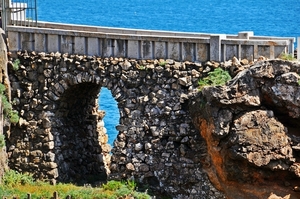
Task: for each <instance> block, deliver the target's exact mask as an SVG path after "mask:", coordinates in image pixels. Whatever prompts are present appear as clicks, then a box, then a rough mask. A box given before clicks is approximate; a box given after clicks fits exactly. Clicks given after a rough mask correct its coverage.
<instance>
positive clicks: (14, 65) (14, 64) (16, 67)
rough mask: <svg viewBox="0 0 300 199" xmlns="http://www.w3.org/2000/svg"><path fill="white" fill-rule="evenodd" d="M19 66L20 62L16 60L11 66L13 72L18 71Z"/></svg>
mask: <svg viewBox="0 0 300 199" xmlns="http://www.w3.org/2000/svg"><path fill="white" fill-rule="evenodd" d="M19 64H20V60H19V59H16V60H15V61H14V62H13V63H12V65H13V69H14V70H19Z"/></svg>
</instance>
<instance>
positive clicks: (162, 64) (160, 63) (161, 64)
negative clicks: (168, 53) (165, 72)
mask: <svg viewBox="0 0 300 199" xmlns="http://www.w3.org/2000/svg"><path fill="white" fill-rule="evenodd" d="M166 64H167V62H165V61H163V62H159V65H160V66H165V65H166Z"/></svg>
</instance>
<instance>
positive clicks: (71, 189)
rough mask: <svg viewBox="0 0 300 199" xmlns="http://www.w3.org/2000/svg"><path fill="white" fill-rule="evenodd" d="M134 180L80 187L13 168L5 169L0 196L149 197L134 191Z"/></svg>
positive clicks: (100, 198) (95, 198)
mask: <svg viewBox="0 0 300 199" xmlns="http://www.w3.org/2000/svg"><path fill="white" fill-rule="evenodd" d="M135 189H136V183H135V182H134V181H127V182H125V181H115V180H112V181H108V182H107V183H106V184H104V185H103V186H102V187H96V188H92V187H81V186H75V185H73V184H62V183H58V184H57V185H50V184H48V183H46V182H41V181H34V179H33V177H32V176H31V175H28V174H21V173H19V172H17V171H14V170H8V171H6V173H5V175H4V177H3V184H0V198H4V197H6V198H12V197H18V198H26V196H27V194H28V193H30V194H31V197H32V198H50V197H51V196H52V195H53V193H54V192H57V193H58V195H59V197H60V198H66V197H67V196H71V198H73V199H79V198H80V199H90V198H94V199H119V198H126V197H128V196H132V197H134V198H135V199H150V198H151V197H150V195H148V194H147V193H141V192H137V191H135Z"/></svg>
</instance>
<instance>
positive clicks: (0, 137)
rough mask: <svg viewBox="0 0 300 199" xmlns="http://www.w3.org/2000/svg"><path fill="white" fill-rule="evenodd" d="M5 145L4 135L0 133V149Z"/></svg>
mask: <svg viewBox="0 0 300 199" xmlns="http://www.w3.org/2000/svg"><path fill="white" fill-rule="evenodd" d="M4 146H5V137H4V135H2V134H0V149H2V148H3V147H4Z"/></svg>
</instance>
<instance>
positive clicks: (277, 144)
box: [190, 60, 300, 199]
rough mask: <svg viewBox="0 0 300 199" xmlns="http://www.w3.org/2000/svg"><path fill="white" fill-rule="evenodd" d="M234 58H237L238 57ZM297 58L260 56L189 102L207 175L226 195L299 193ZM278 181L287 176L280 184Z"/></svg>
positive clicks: (299, 118) (298, 89) (299, 135)
mask: <svg viewBox="0 0 300 199" xmlns="http://www.w3.org/2000/svg"><path fill="white" fill-rule="evenodd" d="M233 63H235V64H237V65H238V64H239V63H238V61H237V60H233ZM299 67H300V65H299V64H295V63H292V62H287V61H282V60H269V61H260V62H257V63H256V64H254V65H253V66H252V67H250V68H249V69H247V70H244V71H242V72H240V73H238V74H237V75H236V77H235V78H234V79H232V80H231V81H230V82H228V83H227V84H226V85H225V86H221V87H205V88H204V89H203V90H202V92H201V93H199V95H198V97H197V99H195V101H198V102H196V103H195V102H193V101H191V104H190V111H191V113H192V115H193V118H194V123H195V124H196V126H197V127H198V128H199V130H200V133H201V135H202V137H203V138H204V139H205V140H206V143H207V150H208V151H207V157H206V159H207V161H208V163H207V167H206V168H205V170H206V172H207V173H208V175H209V177H210V180H211V181H212V182H213V184H214V185H215V186H216V187H217V188H218V189H219V190H223V192H224V193H225V195H226V198H262V199H264V198H268V197H269V196H270V193H271V192H273V193H274V194H273V195H272V196H270V197H269V198H281V197H277V196H276V194H277V195H283V196H285V197H284V198H295V199H296V198H300V195H299V193H297V192H296V191H295V189H294V191H292V190H293V187H296V186H299V182H300V178H299V164H300V162H299V151H298V150H297V146H298V144H299V143H300V134H299V133H298V132H297V130H296V129H297V128H299V124H300V115H299V113H300V111H299V110H300V103H299V101H298V100H297V99H298V98H300V86H299V84H298V81H299V79H300V77H299V75H298V74H297V73H295V71H297V69H298V68H299ZM283 182H287V183H285V184H283Z"/></svg>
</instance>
